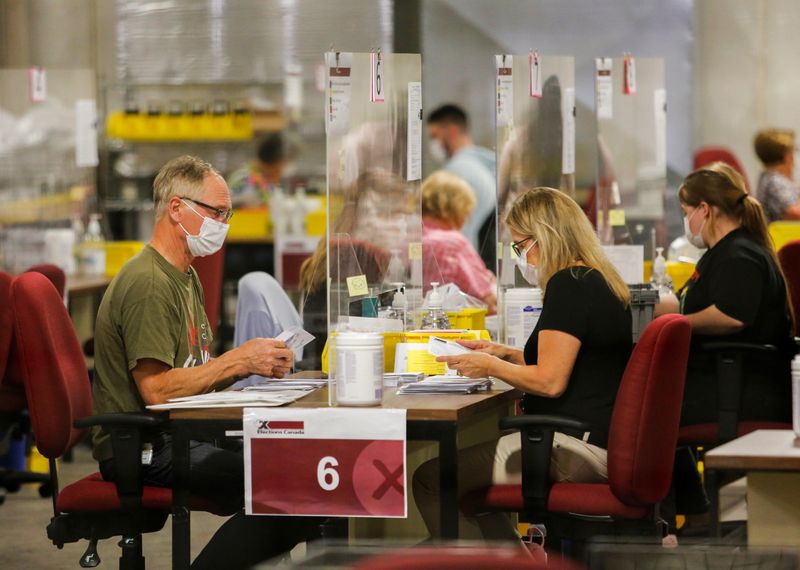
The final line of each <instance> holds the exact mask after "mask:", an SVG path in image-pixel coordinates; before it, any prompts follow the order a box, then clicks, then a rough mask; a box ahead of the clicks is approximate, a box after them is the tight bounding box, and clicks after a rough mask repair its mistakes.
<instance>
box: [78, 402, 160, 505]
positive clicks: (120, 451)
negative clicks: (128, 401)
mask: <svg viewBox="0 0 800 570" xmlns="http://www.w3.org/2000/svg"><path fill="white" fill-rule="evenodd" d="M166 423H167V422H166V418H165V417H164V416H157V415H153V414H147V413H140V412H132V413H119V414H101V415H98V416H89V417H86V418H81V419H79V420H76V421H75V422H74V426H75V427H76V428H88V427H95V426H101V427H103V429H105V430H106V431H107V432H108V434H109V435H110V436H111V449H112V452H113V454H114V472H115V476H116V479H115V481H114V484H115V485H116V487H117V495H118V496H119V501H120V504H121V506H122V510H124V511H129V512H132V511H136V510H138V509H140V508H141V506H142V447H143V441H144V440H143V438H142V434H143V433H148V432H157V431H160V430H159V428H162V426H164V425H165V424H166Z"/></svg>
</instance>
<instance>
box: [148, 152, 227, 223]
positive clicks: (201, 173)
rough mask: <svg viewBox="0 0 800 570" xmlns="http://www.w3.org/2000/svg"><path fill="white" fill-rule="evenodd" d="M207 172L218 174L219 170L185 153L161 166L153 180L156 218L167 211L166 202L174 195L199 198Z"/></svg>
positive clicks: (159, 217)
mask: <svg viewBox="0 0 800 570" xmlns="http://www.w3.org/2000/svg"><path fill="white" fill-rule="evenodd" d="M209 174H216V175H219V172H217V171H216V170H215V169H214V167H213V166H211V165H210V164H209V163H207V162H206V161H205V160H202V159H200V158H197V157H196V156H189V155H186V154H185V155H183V156H179V157H178V158H173V159H172V160H170V161H169V162H168V163H166V164H165V165H164V166H162V167H161V170H159V171H158V175H157V176H156V179H155V181H154V182H153V203H154V208H155V214H156V220H158V219H161V217H162V216H163V215H164V212H166V211H167V204H168V203H169V201H170V200H171V199H172V198H174V197H175V196H178V197H180V196H185V197H187V198H195V199H197V198H200V197H201V196H202V194H203V179H204V178H205V177H206V176H207V175H209Z"/></svg>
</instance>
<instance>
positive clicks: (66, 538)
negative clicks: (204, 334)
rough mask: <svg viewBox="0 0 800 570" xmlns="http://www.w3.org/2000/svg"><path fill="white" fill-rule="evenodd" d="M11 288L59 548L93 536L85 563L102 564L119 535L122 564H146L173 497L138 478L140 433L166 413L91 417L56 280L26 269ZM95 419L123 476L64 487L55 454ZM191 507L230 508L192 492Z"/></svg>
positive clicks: (50, 529) (51, 531)
mask: <svg viewBox="0 0 800 570" xmlns="http://www.w3.org/2000/svg"><path fill="white" fill-rule="evenodd" d="M11 295H12V301H13V307H14V314H15V333H14V334H15V340H16V347H17V351H18V353H17V354H18V357H19V362H20V371H21V373H22V378H23V380H24V383H25V390H26V393H27V398H28V405H29V409H30V415H31V423H32V424H33V431H34V433H35V434H36V444H37V446H38V448H39V451H40V452H41V453H42V455H44V456H45V457H47V458H49V459H50V473H51V475H52V478H53V484H54V487H55V493H54V496H53V518H52V519H51V520H50V524H49V525H48V526H47V535H48V537H49V538H50V540H52V541H53V544H55V545H56V546H58V547H59V548H61V547H62V546H63V545H64V544H65V543H68V542H77V541H79V540H84V539H86V540H89V541H90V543H89V548H88V549H87V550H86V553H85V554H84V555H83V557H82V558H81V566H83V567H92V566H96V565H97V564H99V561H100V560H99V557H98V556H97V541H98V540H102V539H104V538H109V537H112V536H121V537H122V541H121V542H120V546H121V547H122V557H121V558H120V569H125V570H128V569H134V568H135V569H139V568H144V557H143V556H142V543H141V534H142V533H145V532H155V531H157V530H160V529H161V528H162V527H163V526H164V523H165V522H166V520H167V516H168V515H169V512H170V508H171V504H172V492H171V490H170V489H167V488H162V487H152V486H144V485H142V478H141V446H142V436H143V434H146V433H147V430H153V429H158V428H159V426H160V425H161V424H162V422H163V420H162V419H161V418H159V417H157V416H153V415H149V414H145V413H120V414H107V415H101V416H92V415H91V413H92V394H91V389H90V387H89V382H88V372H87V370H86V363H85V362H84V359H83V356H82V354H81V350H80V345H79V344H78V339H77V338H76V336H75V329H74V328H73V326H72V322H71V321H70V319H69V315H68V314H67V310H66V308H65V307H64V303H63V302H62V301H61V298H60V297H59V295H58V293H57V292H56V290H55V288H54V287H53V285H52V284H51V283H50V282H49V281H48V280H47V279H46V278H45V277H43V276H42V275H40V274H38V273H24V274H22V275H20V276H19V277H17V278H16V279H15V280H14V282H13V283H12V286H11ZM94 426H103V427H104V429H106V430H108V431H109V433H110V434H111V439H112V446H113V449H114V458H115V461H116V463H117V469H116V471H117V474H118V477H119V479H118V480H117V481H116V483H109V482H106V481H103V479H102V477H101V476H100V474H99V473H93V474H91V475H89V476H87V477H84V478H83V479H80V480H79V481H76V482H75V483H72V484H70V485H67V486H66V487H64V488H63V489H61V490H60V491H59V488H58V477H57V471H56V461H55V460H56V458H58V457H60V456H62V455H63V454H64V453H65V452H66V451H67V450H68V449H70V448H72V447H73V446H74V445H75V444H76V443H78V442H79V441H80V440H81V439H82V438H83V437H84V436H85V435H86V431H87V429H88V428H90V427H94ZM191 507H192V509H195V510H207V511H210V512H213V513H216V514H231V513H230V512H223V511H221V510H220V509H218V508H217V507H216V506H214V505H212V504H210V503H209V502H208V501H205V500H203V499H200V498H192V500H191Z"/></svg>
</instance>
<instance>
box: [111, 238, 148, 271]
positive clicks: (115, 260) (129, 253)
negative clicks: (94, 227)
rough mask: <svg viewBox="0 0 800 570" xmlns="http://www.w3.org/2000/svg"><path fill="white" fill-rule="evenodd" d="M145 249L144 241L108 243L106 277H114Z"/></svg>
mask: <svg viewBox="0 0 800 570" xmlns="http://www.w3.org/2000/svg"><path fill="white" fill-rule="evenodd" d="M143 249H144V242H143V241H108V242H106V277H114V276H115V275H116V274H117V273H119V270H120V269H122V266H123V265H125V264H126V263H127V262H128V260H129V259H131V258H132V257H133V256H135V255H136V254H137V253H139V252H140V251H142V250H143Z"/></svg>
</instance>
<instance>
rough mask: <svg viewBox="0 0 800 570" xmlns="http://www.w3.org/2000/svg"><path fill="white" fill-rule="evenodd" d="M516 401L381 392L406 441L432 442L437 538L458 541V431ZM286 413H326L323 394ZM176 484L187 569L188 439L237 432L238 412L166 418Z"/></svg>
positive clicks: (493, 393)
mask: <svg viewBox="0 0 800 570" xmlns="http://www.w3.org/2000/svg"><path fill="white" fill-rule="evenodd" d="M520 396H521V394H520V392H518V391H517V390H514V389H511V388H510V387H506V386H503V387H502V388H494V389H492V390H490V391H488V392H483V393H479V394H469V395H454V394H446V395H435V394H413V395H402V396H401V395H398V394H396V389H395V388H387V389H386V390H385V392H384V397H383V404H382V406H381V407H383V408H389V409H404V410H406V422H407V425H406V437H407V438H408V440H410V441H434V442H437V443H438V447H439V462H440V471H439V478H440V488H441V497H440V512H441V521H442V525H441V527H442V537H443V538H451V539H456V538H458V512H459V505H458V429H459V426H460V425H461V424H462V423H463V422H464V421H465V420H467V419H471V418H474V417H476V416H480V415H481V414H485V413H490V412H492V411H496V410H498V408H501V407H505V408H508V407H509V405H510V403H511V402H513V401H514V400H516V399H518V398H519V397H520ZM288 407H295V408H325V407H328V391H327V388H326V389H322V390H317V391H316V392H312V393H311V394H309V395H308V396H305V397H304V398H302V399H300V400H299V401H297V402H294V403H293V404H290V405H289V406H288ZM169 418H170V424H171V430H172V434H173V436H172V445H173V456H172V460H173V470H174V473H175V484H174V490H173V494H172V505H173V508H172V541H173V542H172V548H173V550H172V567H173V568H179V569H182V570H183V569H186V568H189V564H190V560H189V558H190V554H189V553H190V546H191V544H190V513H189V509H188V506H187V505H188V503H189V490H188V478H189V439H190V438H198V437H200V436H201V435H202V436H206V437H209V436H210V437H220V436H222V435H224V433H225V431H228V430H241V429H242V408H205V409H199V408H198V409H181V410H172V411H171V412H170V413H169Z"/></svg>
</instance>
